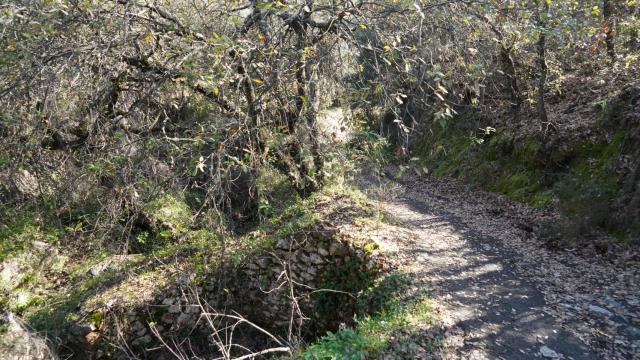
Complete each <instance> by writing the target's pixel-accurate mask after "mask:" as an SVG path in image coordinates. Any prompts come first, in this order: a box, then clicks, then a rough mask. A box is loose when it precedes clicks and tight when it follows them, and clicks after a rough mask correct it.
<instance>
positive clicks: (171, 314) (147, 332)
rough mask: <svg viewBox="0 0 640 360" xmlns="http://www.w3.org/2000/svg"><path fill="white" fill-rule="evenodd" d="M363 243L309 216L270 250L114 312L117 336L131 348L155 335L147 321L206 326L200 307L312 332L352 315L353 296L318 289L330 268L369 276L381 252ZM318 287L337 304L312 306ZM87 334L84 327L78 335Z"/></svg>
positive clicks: (159, 325)
mask: <svg viewBox="0 0 640 360" xmlns="http://www.w3.org/2000/svg"><path fill="white" fill-rule="evenodd" d="M365 248H366V247H364V246H357V245H354V244H353V243H352V242H350V241H349V240H348V239H346V238H345V237H344V236H342V235H341V234H340V233H339V231H338V229H337V228H335V227H333V226H331V225H330V224H327V223H316V224H315V225H314V226H312V227H311V228H309V229H307V230H306V231H302V232H300V233H298V234H297V235H295V236H290V237H286V238H282V239H279V240H278V241H277V242H276V243H275V245H274V246H273V247H271V248H270V249H267V250H263V251H260V252H259V253H257V254H255V255H254V256H251V257H248V258H247V259H245V260H244V261H243V262H242V263H241V264H239V265H236V266H229V267H225V268H223V269H221V270H220V271H218V272H216V273H215V274H208V275H204V276H202V277H200V278H197V277H196V278H195V279H192V280H185V281H182V282H180V281H179V282H178V283H176V284H174V285H172V286H171V287H170V288H169V289H167V290H166V291H165V292H164V293H163V294H164V295H163V296H161V297H160V298H158V299H156V303H155V304H149V305H147V306H145V307H143V308H140V309H134V310H130V311H128V312H127V313H125V314H124V315H120V316H119V319H118V322H119V324H118V325H117V328H118V329H119V331H121V334H122V332H124V339H127V342H128V345H129V346H131V347H132V349H136V348H145V347H149V346H150V345H151V344H156V343H157V342H158V339H157V336H155V335H154V334H153V332H152V329H151V326H153V327H154V329H155V330H157V332H158V333H159V334H161V335H162V336H163V338H171V337H173V336H176V335H178V334H181V333H184V332H185V331H187V332H188V331H190V330H192V329H199V330H201V331H202V333H204V334H206V333H210V332H211V331H210V329H208V328H207V327H208V326H209V325H208V322H207V321H205V319H203V312H202V310H203V309H209V310H211V311H215V312H218V313H226V314H232V313H237V314H239V315H241V316H243V317H245V318H246V319H248V320H249V321H251V322H252V323H255V324H257V325H259V326H261V327H263V328H265V329H267V330H269V331H271V332H274V333H281V334H283V335H286V334H287V331H286V329H288V327H289V325H290V324H293V326H294V328H295V329H296V333H297V334H300V335H302V336H304V335H316V334H318V333H319V332H321V331H322V332H324V331H326V330H328V329H331V327H332V326H335V324H336V321H337V320H343V321H347V322H348V321H350V320H351V319H352V318H353V309H354V306H349V305H350V304H351V305H353V303H355V296H353V294H346V293H341V292H336V291H333V290H327V289H323V286H325V285H326V284H327V281H331V278H329V277H330V276H331V274H335V273H336V272H337V273H340V272H341V271H342V270H341V269H343V268H344V269H346V270H348V271H349V273H350V274H354V275H357V276H359V275H362V274H363V273H366V274H368V275H370V276H369V278H373V277H375V275H376V274H377V273H378V272H379V271H380V269H381V268H382V266H383V260H382V258H381V257H380V255H378V254H376V253H375V252H371V251H365ZM347 275H348V274H347ZM341 279H342V280H343V279H344V278H343V277H342V276H341V277H340V279H338V280H337V281H341ZM337 285H340V284H337ZM363 285H365V284H363ZM321 293H331V294H333V295H332V296H335V297H336V298H337V299H339V301H340V306H337V307H334V308H332V311H331V312H330V313H322V311H321V310H319V309H318V307H317V306H316V305H317V304H316V302H317V295H318V294H321ZM196 294H197V297H196ZM291 294H293V295H294V296H293V299H292V296H291ZM198 302H199V304H200V305H198ZM292 308H293V309H294V311H292ZM296 309H299V310H296ZM150 324H151V325H150ZM94 328H95V326H94ZM103 328H104V332H103V334H102V336H103V337H107V338H110V337H113V336H115V332H114V331H113V330H114V324H108V325H107V326H103ZM332 330H335V329H332ZM95 331H96V330H94V332H95ZM87 336H90V334H89V335H86V334H85V335H84V337H85V338H86V337H87ZM178 336H179V335H178ZM112 340H115V339H112Z"/></svg>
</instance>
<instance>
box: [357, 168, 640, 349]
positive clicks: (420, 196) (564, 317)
mask: <svg viewBox="0 0 640 360" xmlns="http://www.w3.org/2000/svg"><path fill="white" fill-rule="evenodd" d="M393 172H395V169H387V175H386V176H383V177H376V176H373V175H372V174H370V173H369V174H363V175H361V176H360V177H359V180H358V183H359V184H360V185H361V187H362V188H363V190H364V191H365V192H367V193H368V194H369V195H370V196H372V197H373V198H376V199H377V200H378V201H379V206H380V209H381V211H382V212H383V213H384V215H385V218H386V219H387V222H388V223H390V224H389V225H385V226H383V227H382V228H381V229H380V230H379V231H376V232H375V233H374V234H372V236H373V237H374V239H375V240H376V241H377V242H378V243H380V244H381V246H382V247H383V248H386V250H388V251H391V252H392V253H395V256H392V258H394V259H397V260H396V261H397V265H398V266H400V267H401V268H402V270H403V271H406V272H408V273H410V274H412V275H413V276H414V277H415V278H416V279H417V280H418V281H419V284H421V285H422V286H423V287H425V288H427V289H428V290H429V291H431V293H432V294H433V296H434V299H435V300H436V302H437V303H438V307H439V312H440V314H439V317H440V319H441V321H442V323H443V324H442V325H443V327H444V329H445V333H444V335H445V341H444V343H445V354H444V358H447V359H460V358H462V359H535V358H560V359H599V358H606V359H636V358H640V357H639V356H640V355H638V354H639V353H638V351H637V350H639V348H638V345H639V344H640V343H639V342H638V339H634V337H624V336H623V330H624V329H626V328H627V327H629V328H632V329H637V328H636V327H635V326H637V323H636V322H635V320H637V319H636V318H634V317H624V316H622V317H620V318H621V319H622V321H621V322H620V323H619V324H617V325H620V326H616V327H614V328H613V330H611V328H609V327H607V326H605V325H606V324H605V325H602V326H601V325H600V321H602V322H615V321H614V320H616V316H617V314H614V310H611V312H610V314H607V315H606V316H605V315H603V314H601V313H597V312H594V311H589V306H593V305H592V304H594V303H595V304H601V302H596V301H597V299H596V298H598V297H600V296H601V297H603V298H604V296H605V294H608V296H610V295H611V294H614V295H615V296H617V297H616V299H618V301H619V302H621V303H623V304H624V307H625V311H626V313H629V312H630V311H631V310H637V308H635V307H634V306H633V305H634V304H636V303H635V302H634V301H636V300H637V298H635V297H634V296H635V295H633V293H634V292H636V295H637V290H633V288H631V290H630V292H629V294H631V295H628V296H627V297H626V298H625V297H624V291H623V293H622V294H619V293H616V292H615V291H614V290H615V289H609V290H607V291H603V292H602V293H600V292H598V291H597V290H594V288H597V287H598V284H593V283H592V282H590V281H591V280H592V279H593V278H597V277H600V278H604V279H605V280H607V279H608V278H607V276H614V275H612V274H611V271H613V272H615V271H616V268H615V266H614V265H611V264H607V263H606V261H605V263H604V264H598V262H602V261H601V260H602V259H600V260H598V259H588V258H585V259H582V260H581V258H580V257H575V258H574V257H571V256H568V255H567V254H566V253H565V254H557V252H551V251H549V250H547V249H545V248H544V247H543V246H541V245H540V244H539V242H538V240H537V239H535V236H534V235H533V232H532V229H531V228H530V227H529V225H527V223H526V219H527V217H528V216H533V215H532V212H534V210H532V209H528V208H527V207H525V206H522V205H517V204H513V203H511V202H509V201H507V200H505V199H502V198H500V197H498V196H495V195H492V194H486V193H483V192H479V191H473V190H472V189H470V188H468V187H465V186H462V185H456V184H454V183H452V182H447V181H439V180H435V179H432V178H428V177H422V176H418V175H416V174H414V173H413V171H411V172H410V173H408V174H405V175H403V176H402V177H401V178H400V179H396V178H395V177H393V176H390V175H388V174H392V173H393ZM565 258H567V259H565ZM626 265H627V266H629V264H628V263H627V264H626ZM580 267H584V269H589V270H588V271H587V270H584V271H583V270H581V269H580ZM627 270H628V269H627ZM598 271H600V272H602V273H598ZM593 272H595V273H596V276H590V275H591V274H592V273H593ZM633 274H634V275H637V272H636V273H633ZM576 281H578V282H579V281H584V282H585V284H584V285H585V286H584V289H582V291H578V290H576V289H575V285H574V283H575V282H576ZM611 281H612V282H614V285H619V286H620V287H622V288H623V290H624V289H629V286H631V285H632V284H633V283H635V282H636V281H637V277H633V278H632V279H631V281H632V283H631V284H629V283H625V282H624V281H623V282H622V283H615V280H614V279H613V277H612V278H611ZM565 282H566V283H565ZM563 283H565V284H566V285H565V284H563ZM636 289H638V288H637V287H636ZM585 293H586V294H587V295H589V296H587V297H586V298H585V296H582V295H584V294H585ZM611 296H613V295H611ZM621 298H622V299H621ZM559 299H568V300H566V303H565V302H561V300H559ZM636 305H637V304H636ZM572 309H573V310H572ZM592 309H593V308H592ZM598 309H605V307H604V306H603V307H598ZM607 311H609V310H607ZM634 319H635V320H634ZM609 330H611V331H610V332H611V336H610V337H609V338H605V344H603V345H602V344H601V345H602V346H600V348H597V346H596V347H594V345H598V341H601V340H602V339H601V338H599V337H598V336H599V335H598V334H601V333H603V334H607V331H609ZM618 333H619V334H618ZM607 335H609V334H607ZM618 335H620V336H621V339H623V340H621V341H620V342H619V343H618V341H617V340H615V339H618V337H617V336H618ZM607 341H609V342H607ZM587 342H588V343H590V345H591V346H587V345H586V343H587Z"/></svg>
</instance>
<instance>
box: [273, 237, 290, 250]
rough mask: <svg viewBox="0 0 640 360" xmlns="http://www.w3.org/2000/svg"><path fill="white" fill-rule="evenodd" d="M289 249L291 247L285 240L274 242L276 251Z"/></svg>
mask: <svg viewBox="0 0 640 360" xmlns="http://www.w3.org/2000/svg"><path fill="white" fill-rule="evenodd" d="M290 247H291V245H290V243H289V240H287V239H280V240H278V241H277V242H276V249H282V250H289V248H290Z"/></svg>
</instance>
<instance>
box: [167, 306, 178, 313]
mask: <svg viewBox="0 0 640 360" xmlns="http://www.w3.org/2000/svg"><path fill="white" fill-rule="evenodd" d="M179 312H180V305H171V306H169V313H170V314H177V313H179Z"/></svg>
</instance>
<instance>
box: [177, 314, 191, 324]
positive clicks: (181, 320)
mask: <svg viewBox="0 0 640 360" xmlns="http://www.w3.org/2000/svg"><path fill="white" fill-rule="evenodd" d="M192 320H193V317H192V316H191V315H189V314H185V313H182V314H180V315H179V316H178V319H176V323H177V324H178V326H184V325H188V324H189V323H191V321H192Z"/></svg>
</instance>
